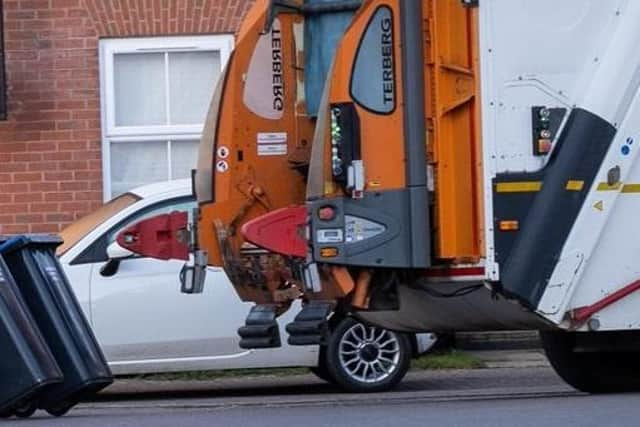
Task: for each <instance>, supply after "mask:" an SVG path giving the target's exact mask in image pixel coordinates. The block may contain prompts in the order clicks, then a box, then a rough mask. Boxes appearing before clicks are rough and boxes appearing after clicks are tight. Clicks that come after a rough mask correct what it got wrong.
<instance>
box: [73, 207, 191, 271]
mask: <svg viewBox="0 0 640 427" xmlns="http://www.w3.org/2000/svg"><path fill="white" fill-rule="evenodd" d="M196 206H197V204H196V201H195V200H194V199H193V197H191V196H189V197H180V198H176V199H171V200H165V201H162V202H159V203H156V204H153V205H151V206H147V207H146V208H143V209H140V210H139V211H137V212H135V213H133V214H131V215H129V216H128V217H127V218H125V219H124V220H122V221H120V222H118V224H116V225H115V226H113V227H111V228H110V229H109V230H108V231H107V232H106V233H103V234H102V235H101V236H100V237H99V238H98V239H96V241H95V242H93V243H92V244H91V245H89V246H88V247H87V249H85V250H84V251H83V252H82V253H81V254H80V255H78V256H77V257H76V258H75V259H74V260H73V261H71V264H72V265H77V264H88V263H97V262H106V261H108V259H109V257H107V247H108V246H109V245H110V244H111V243H113V242H114V241H115V240H116V237H117V235H118V233H120V231H122V230H124V229H125V228H127V227H129V226H131V225H133V224H135V223H136V222H139V221H142V220H144V219H147V218H151V217H154V216H157V215H163V214H167V213H171V212H174V211H187V212H188V213H189V221H191V220H192V216H193V209H194V208H195V207H196Z"/></svg>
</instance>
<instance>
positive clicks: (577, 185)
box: [567, 181, 584, 191]
mask: <svg viewBox="0 0 640 427" xmlns="http://www.w3.org/2000/svg"><path fill="white" fill-rule="evenodd" d="M583 188H584V181H567V190H568V191H582V189H583Z"/></svg>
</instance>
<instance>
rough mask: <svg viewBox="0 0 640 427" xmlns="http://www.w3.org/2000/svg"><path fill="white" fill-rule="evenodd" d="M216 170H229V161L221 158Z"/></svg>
mask: <svg viewBox="0 0 640 427" xmlns="http://www.w3.org/2000/svg"><path fill="white" fill-rule="evenodd" d="M216 170H217V171H218V172H220V173H224V172H226V171H228V170H229V163H227V162H226V161H224V160H220V161H219V162H218V163H216Z"/></svg>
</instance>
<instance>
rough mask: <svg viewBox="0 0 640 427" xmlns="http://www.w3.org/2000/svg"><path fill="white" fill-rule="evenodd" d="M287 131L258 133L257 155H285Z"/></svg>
mask: <svg viewBox="0 0 640 427" xmlns="http://www.w3.org/2000/svg"><path fill="white" fill-rule="evenodd" d="M286 155H287V133H286V132H271V133H259V134H258V156H286Z"/></svg>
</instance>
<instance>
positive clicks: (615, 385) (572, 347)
mask: <svg viewBox="0 0 640 427" xmlns="http://www.w3.org/2000/svg"><path fill="white" fill-rule="evenodd" d="M576 334H577V333H576V332H564V331H541V332H540V338H541V341H542V346H543V348H544V350H545V353H546V355H547V358H548V359H549V362H550V363H551V366H553V368H554V369H555V371H556V373H557V374H558V375H559V376H560V377H561V378H562V379H563V380H565V381H566V382H567V383H569V384H570V385H571V386H573V387H575V388H576V389H578V390H580V391H584V392H587V393H617V392H626V391H638V390H640V366H639V365H638V357H639V356H640V354H639V353H637V352H624V351H606V350H600V351H592V349H590V350H589V351H581V350H580V349H576ZM610 350H611V349H610Z"/></svg>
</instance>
